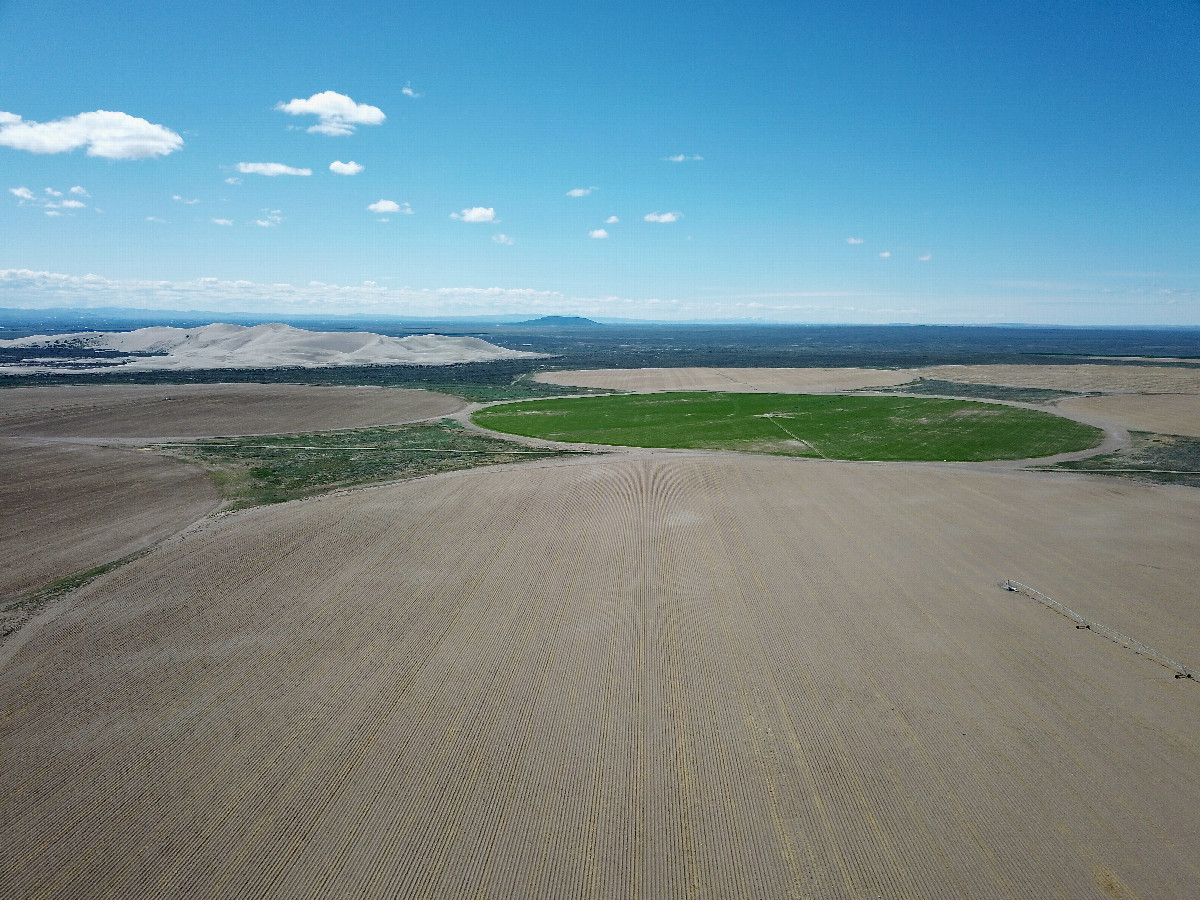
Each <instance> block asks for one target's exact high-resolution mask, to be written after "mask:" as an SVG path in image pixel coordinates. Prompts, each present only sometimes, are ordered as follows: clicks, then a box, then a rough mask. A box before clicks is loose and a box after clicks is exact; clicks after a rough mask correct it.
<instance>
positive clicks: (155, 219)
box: [146, 216, 216, 225]
mask: <svg viewBox="0 0 1200 900" xmlns="http://www.w3.org/2000/svg"><path fill="white" fill-rule="evenodd" d="M146 221H147V222H155V223H157V224H159V225H164V224H166V221H167V220H166V219H160V218H159V217H158V216H146ZM213 221H216V220H215V219H214V220H213Z"/></svg>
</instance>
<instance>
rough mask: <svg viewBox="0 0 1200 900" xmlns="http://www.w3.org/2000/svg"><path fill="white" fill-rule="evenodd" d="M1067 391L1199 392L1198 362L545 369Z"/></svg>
mask: <svg viewBox="0 0 1200 900" xmlns="http://www.w3.org/2000/svg"><path fill="white" fill-rule="evenodd" d="M919 377H925V378H936V379H942V380H945V381H965V382H969V383H971V384H1003V385H1011V386H1013V387H1044V388H1055V389H1058V390H1066V391H1114V392H1128V393H1138V392H1149V393H1179V394H1200V368H1175V367H1169V366H1104V365H1086V364H1085V365H1072V366H1021V365H1013V366H930V367H927V368H920V369H705V368H679V369H587V370H578V371H566V372H544V373H542V374H539V375H538V376H537V380H540V381H547V382H550V383H551V384H566V385H578V386H579V387H590V388H606V389H609V390H622V391H769V392H775V393H785V394H786V393H822V392H831V391H844V390H854V389H856V388H866V387H889V386H892V385H897V384H904V383H905V382H907V381H912V380H913V379H914V378H919Z"/></svg>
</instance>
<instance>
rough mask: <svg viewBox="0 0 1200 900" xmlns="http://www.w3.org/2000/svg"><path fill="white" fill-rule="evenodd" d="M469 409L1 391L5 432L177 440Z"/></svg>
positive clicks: (365, 390) (180, 387)
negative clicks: (180, 438)
mask: <svg viewBox="0 0 1200 900" xmlns="http://www.w3.org/2000/svg"><path fill="white" fill-rule="evenodd" d="M465 406H466V403H465V402H464V401H463V400H461V399H459V398H458V397H451V396H449V395H448V394H439V393H435V392H432V391H412V390H402V389H396V388H377V387H311V386H307V385H293V384H221V385H206V384H169V385H96V386H63V387H36V388H9V389H6V390H0V435H13V436H17V435H22V436H37V437H66V438H150V437H153V438H179V437H209V436H212V435H235V434H238V435H240V434H277V433H285V432H303V431H317V430H321V429H337V428H365V427H368V426H372V425H394V424H397V423H401V422H415V421H418V420H420V419H428V418H434V417H436V416H448V415H451V414H452V413H455V412H457V411H459V410H461V409H463V408H464V407H465Z"/></svg>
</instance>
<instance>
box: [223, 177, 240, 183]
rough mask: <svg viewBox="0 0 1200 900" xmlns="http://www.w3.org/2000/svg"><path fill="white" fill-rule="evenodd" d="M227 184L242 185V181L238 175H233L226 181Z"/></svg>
mask: <svg viewBox="0 0 1200 900" xmlns="http://www.w3.org/2000/svg"><path fill="white" fill-rule="evenodd" d="M225 183H226V184H241V183H242V179H240V178H238V177H237V176H236V175H231V176H230V177H228V178H226V179H225Z"/></svg>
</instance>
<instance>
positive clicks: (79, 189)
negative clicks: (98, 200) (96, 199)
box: [71, 184, 92, 197]
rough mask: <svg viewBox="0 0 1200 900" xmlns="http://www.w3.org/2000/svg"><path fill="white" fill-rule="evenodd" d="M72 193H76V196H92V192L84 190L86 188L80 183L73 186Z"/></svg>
mask: <svg viewBox="0 0 1200 900" xmlns="http://www.w3.org/2000/svg"><path fill="white" fill-rule="evenodd" d="M71 193H72V194H74V195H75V196H76V197H90V196H92V195H91V194H89V193H88V192H87V191H86V190H84V189H83V188H82V187H81V186H80V185H78V184H77V185H75V187H73V188H71Z"/></svg>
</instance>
